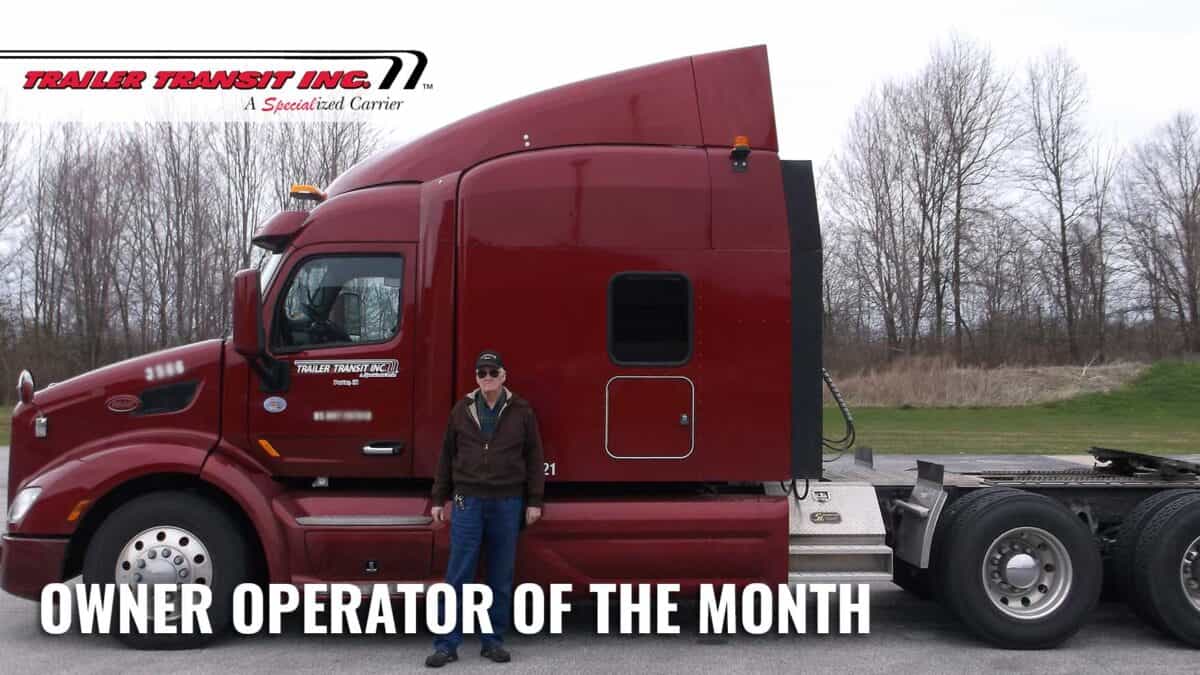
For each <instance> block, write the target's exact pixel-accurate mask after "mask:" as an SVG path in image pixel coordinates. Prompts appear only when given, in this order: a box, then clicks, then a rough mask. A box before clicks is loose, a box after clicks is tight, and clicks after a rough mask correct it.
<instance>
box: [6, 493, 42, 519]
mask: <svg viewBox="0 0 1200 675" xmlns="http://www.w3.org/2000/svg"><path fill="white" fill-rule="evenodd" d="M40 494H42V488H40V487H27V488H25V489H24V490H21V494H19V495H17V498H16V499H14V500H13V503H12V509H10V510H9V512H8V523H9V524H10V525H17V524H19V523H20V522H21V519H22V518H24V517H25V514H26V513H29V509H30V508H31V507H33V503H34V502H36V501H37V498H38V495H40Z"/></svg>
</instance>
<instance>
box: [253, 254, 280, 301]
mask: <svg viewBox="0 0 1200 675" xmlns="http://www.w3.org/2000/svg"><path fill="white" fill-rule="evenodd" d="M281 260H283V254H282V253H272V254H271V255H269V256H267V259H266V262H264V263H263V265H262V272H260V273H259V275H258V285H259V288H258V292H259V293H261V294H262V295H266V294H267V289H268V288H270V287H271V279H272V278H273V277H274V276H275V271H276V270H278V269H279V262H280V261H281Z"/></svg>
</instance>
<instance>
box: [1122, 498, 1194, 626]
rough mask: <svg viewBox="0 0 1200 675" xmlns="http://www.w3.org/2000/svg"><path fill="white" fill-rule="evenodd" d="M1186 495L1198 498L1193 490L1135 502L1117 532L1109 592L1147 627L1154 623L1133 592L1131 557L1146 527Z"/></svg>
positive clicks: (1139, 597) (1150, 614)
mask: <svg viewBox="0 0 1200 675" xmlns="http://www.w3.org/2000/svg"><path fill="white" fill-rule="evenodd" d="M1189 494H1192V495H1194V494H1200V493H1198V492H1197V491H1196V490H1188V489H1175V490H1166V491H1165V492H1159V493H1156V494H1153V495H1150V496H1149V497H1147V498H1145V499H1143V500H1142V501H1140V502H1138V504H1137V506H1135V507H1133V510H1132V511H1130V512H1129V515H1128V516H1125V519H1124V520H1123V521H1121V528H1120V530H1118V532H1117V540H1116V542H1115V543H1114V544H1113V548H1112V555H1111V556H1110V558H1109V562H1108V569H1109V574H1108V575H1106V579H1111V580H1112V583H1111V586H1112V589H1113V591H1114V593H1115V594H1116V596H1117V597H1118V598H1121V599H1122V600H1125V601H1126V602H1128V603H1129V604H1130V606H1132V607H1133V609H1134V611H1136V612H1137V614H1138V616H1140V617H1141V618H1142V620H1143V621H1145V622H1146V623H1149V624H1153V623H1154V619H1153V618H1152V613H1150V612H1147V611H1146V608H1145V607H1144V606H1142V603H1141V602H1139V600H1140V599H1141V596H1138V594H1137V593H1135V592H1134V590H1133V588H1134V581H1133V575H1134V571H1135V568H1134V561H1133V558H1134V554H1135V553H1136V551H1137V546H1138V539H1139V538H1140V537H1141V535H1142V533H1143V532H1145V531H1146V525H1147V524H1148V523H1149V522H1150V519H1152V518H1153V517H1154V516H1155V515H1156V514H1158V512H1159V511H1161V510H1162V508H1163V507H1164V506H1166V505H1167V504H1170V503H1171V502H1173V501H1175V500H1176V499H1179V498H1180V497H1183V496H1186V495H1189Z"/></svg>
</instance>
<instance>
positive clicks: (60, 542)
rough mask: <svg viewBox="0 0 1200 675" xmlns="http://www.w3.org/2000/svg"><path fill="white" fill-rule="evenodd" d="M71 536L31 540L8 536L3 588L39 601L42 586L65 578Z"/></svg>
mask: <svg viewBox="0 0 1200 675" xmlns="http://www.w3.org/2000/svg"><path fill="white" fill-rule="evenodd" d="M68 541H69V539H68V538H67V537H47V538H39V539H31V538H28V537H14V536H12V535H8V534H6V535H4V539H3V548H0V588H3V589H4V590H6V591H8V592H9V593H12V594H13V595H17V596H20V597H22V598H29V599H30V600H37V599H38V598H40V597H41V595H42V587H44V586H45V585H46V584H53V583H56V582H59V581H62V580H63V579H62V575H63V565H64V563H65V562H66V559H67V542H68Z"/></svg>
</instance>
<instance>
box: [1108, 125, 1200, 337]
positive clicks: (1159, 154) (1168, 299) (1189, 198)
mask: <svg viewBox="0 0 1200 675" xmlns="http://www.w3.org/2000/svg"><path fill="white" fill-rule="evenodd" d="M1126 193H1127V199H1128V201H1129V204H1128V206H1127V209H1126V220H1127V222H1128V225H1129V233H1130V236H1131V237H1132V238H1133V241H1134V242H1135V247H1134V248H1135V249H1136V252H1135V256H1136V258H1135V259H1136V260H1137V261H1138V263H1139V265H1140V267H1141V271H1142V273H1143V275H1144V276H1145V278H1146V280H1147V282H1148V285H1149V288H1150V292H1151V294H1152V300H1153V307H1154V310H1155V312H1156V313H1157V312H1158V311H1161V309H1160V304H1161V305H1162V307H1163V308H1165V309H1166V310H1167V311H1169V312H1170V313H1171V314H1173V315H1174V317H1175V320H1176V321H1177V322H1178V325H1179V328H1180V333H1181V335H1182V336H1183V345H1184V347H1185V348H1186V349H1189V350H1191V351H1198V352H1200V120H1198V119H1197V116H1196V115H1195V114H1194V113H1193V114H1185V113H1179V114H1177V115H1176V116H1175V117H1174V118H1173V119H1172V120H1171V121H1170V122H1169V123H1167V124H1166V125H1164V126H1163V127H1160V128H1159V129H1158V131H1157V132H1155V134H1154V135H1153V136H1152V137H1151V138H1149V139H1147V140H1146V141H1145V142H1143V143H1142V144H1140V145H1139V146H1138V147H1137V149H1136V151H1135V153H1134V160H1133V166H1132V168H1131V176H1130V179H1129V185H1128V188H1127V190H1126Z"/></svg>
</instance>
